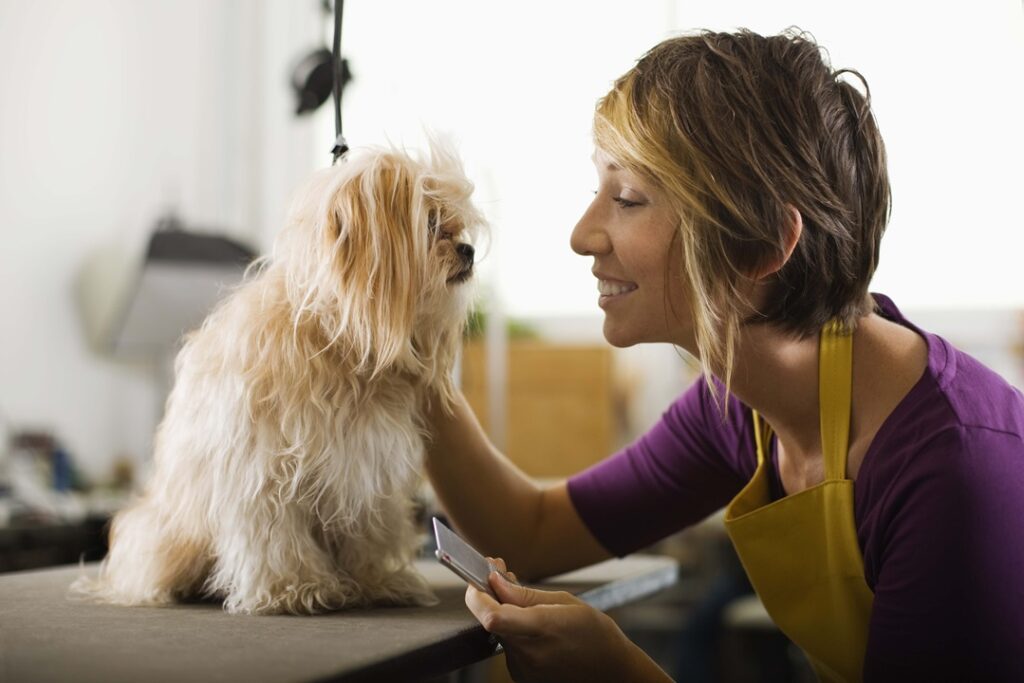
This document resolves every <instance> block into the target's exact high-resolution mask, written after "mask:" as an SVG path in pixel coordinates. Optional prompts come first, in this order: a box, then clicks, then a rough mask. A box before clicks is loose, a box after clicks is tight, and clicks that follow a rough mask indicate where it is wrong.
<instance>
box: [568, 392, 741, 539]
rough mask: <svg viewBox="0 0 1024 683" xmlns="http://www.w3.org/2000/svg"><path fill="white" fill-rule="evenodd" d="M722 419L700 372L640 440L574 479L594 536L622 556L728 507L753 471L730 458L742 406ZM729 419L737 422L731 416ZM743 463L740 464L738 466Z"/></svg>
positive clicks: (736, 448)
mask: <svg viewBox="0 0 1024 683" xmlns="http://www.w3.org/2000/svg"><path fill="white" fill-rule="evenodd" d="M732 401H733V402H732V403H731V405H730V409H729V418H728V422H725V421H724V418H723V417H722V416H721V414H720V412H719V410H718V408H717V407H716V406H715V404H714V402H713V399H712V397H711V394H710V392H709V390H708V388H707V386H706V384H705V382H704V381H703V379H698V380H697V381H696V382H694V384H693V386H691V387H690V388H689V390H687V391H686V393H684V394H683V395H682V396H681V397H680V398H679V399H678V400H676V402H675V403H673V404H672V405H671V406H670V407H669V409H668V410H667V411H666V412H665V414H664V415H663V416H662V418H661V420H659V421H658V422H657V423H656V424H655V425H654V426H653V427H652V428H651V429H650V431H648V432H647V433H646V434H644V435H643V436H642V437H640V439H638V440H637V441H636V442H635V443H633V444H632V445H630V446H628V447H627V448H625V449H624V450H622V451H620V452H619V453H617V454H615V455H613V456H611V457H610V458H608V459H606V460H604V461H603V462H600V463H598V464H597V465H594V466H593V467H591V468H590V469H587V470H585V471H583V472H581V473H580V474H577V475H576V476H574V477H572V478H571V479H570V480H569V483H568V487H569V496H570V498H571V499H572V502H573V504H574V505H575V507H576V510H577V512H579V514H580V517H581V518H582V519H583V522H584V523H585V524H586V525H587V527H588V528H589V529H590V531H591V533H593V534H594V537H595V538H596V539H597V540H598V541H599V542H600V543H601V544H602V545H603V546H604V547H605V548H606V549H607V550H608V551H609V552H610V553H612V554H614V555H617V556H619V557H622V556H624V555H628V554H629V553H631V552H634V551H636V550H639V549H640V548H644V547H646V546H648V545H650V544H651V543H654V542H655V541H657V540H659V539H661V538H664V537H665V536H668V535H670V534H672V533H674V532H676V531H679V530H680V529H683V528H684V527H686V526H689V525H691V524H694V523H695V522H698V521H700V520H701V519H703V518H704V517H706V516H708V515H709V514H711V513H712V512H715V511H716V510H718V509H720V508H722V507H723V506H724V505H725V504H726V503H728V502H729V500H730V499H731V498H732V497H733V496H734V495H736V493H738V492H739V490H740V489H741V488H743V486H744V484H745V483H746V480H747V479H749V477H750V476H751V475H752V474H753V470H754V458H753V455H751V458H750V462H749V463H745V464H746V465H747V466H746V467H737V464H736V463H734V462H732V460H733V459H734V458H735V457H736V454H737V453H739V452H743V451H742V449H743V448H744V447H745V446H746V447H747V448H748V449H749V448H753V445H752V444H745V445H740V444H739V443H737V439H736V438H735V436H734V435H735V434H736V433H742V432H743V430H742V429H740V430H737V429H736V427H737V425H738V424H739V423H740V421H741V420H742V417H741V413H742V407H741V405H740V404H739V402H738V401H735V399H732ZM730 423H731V424H730ZM737 470H740V471H737Z"/></svg>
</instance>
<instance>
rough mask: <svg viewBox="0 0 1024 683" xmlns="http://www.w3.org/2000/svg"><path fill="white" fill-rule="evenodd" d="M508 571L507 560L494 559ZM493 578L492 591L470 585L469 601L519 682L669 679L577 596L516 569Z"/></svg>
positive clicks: (615, 628) (491, 581)
mask: <svg viewBox="0 0 1024 683" xmlns="http://www.w3.org/2000/svg"><path fill="white" fill-rule="evenodd" d="M491 561H492V562H493V563H494V564H495V565H496V566H497V567H498V569H499V570H500V572H504V571H505V563H504V562H503V561H502V560H491ZM507 576H509V577H510V578H511V579H512V581H509V580H507V579H505V578H504V577H503V576H502V574H501V573H499V572H498V571H495V572H491V575H490V577H489V581H490V585H491V589H492V590H493V591H494V592H495V594H496V595H497V596H498V599H499V600H500V601H501V602H500V603H499V602H498V601H496V600H494V598H492V597H491V596H490V595H487V594H486V593H483V592H481V591H479V590H477V589H476V588H473V587H472V586H470V587H469V588H468V589H467V590H466V606H467V607H469V610H470V611H471V612H472V613H473V615H474V616H475V617H476V618H477V620H479V621H480V623H481V624H482V625H483V627H484V628H485V629H486V630H487V631H489V632H491V633H493V634H495V635H497V636H498V638H500V639H501V642H502V645H503V646H504V648H505V656H506V661H507V662H508V670H509V673H510V674H511V675H512V678H513V679H514V680H515V681H520V682H522V681H530V682H534V681H560V682H566V683H569V682H571V681H641V680H651V681H654V680H658V681H667V680H670V679H669V678H668V676H667V675H666V674H665V673H664V672H663V671H661V669H659V668H658V667H657V665H655V664H654V662H652V661H651V660H650V658H648V657H647V655H646V654H644V652H643V651H642V650H640V648H638V647H637V646H636V645H634V644H633V643H632V642H630V640H629V639H628V638H626V636H625V634H623V633H622V631H621V630H620V629H619V627H618V626H617V625H616V624H615V622H614V621H612V619H611V617H609V616H608V615H606V614H604V613H602V612H600V611H598V610H595V609H594V608H593V607H591V606H590V605H588V604H586V603H585V602H583V601H581V600H579V599H578V598H576V597H575V596H574V595H571V594H570V593H565V592H550V591H541V590H536V589H533V588H526V587H525V586H520V585H518V584H517V583H513V582H514V581H515V575H514V574H507Z"/></svg>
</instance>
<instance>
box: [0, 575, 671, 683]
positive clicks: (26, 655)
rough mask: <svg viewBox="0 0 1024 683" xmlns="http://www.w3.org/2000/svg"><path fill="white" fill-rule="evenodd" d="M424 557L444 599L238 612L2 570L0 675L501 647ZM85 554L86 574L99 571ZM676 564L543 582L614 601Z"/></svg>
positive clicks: (404, 661)
mask: <svg viewBox="0 0 1024 683" xmlns="http://www.w3.org/2000/svg"><path fill="white" fill-rule="evenodd" d="M417 568H418V569H419V570H420V571H422V573H423V574H424V576H425V577H426V578H427V580H428V581H430V583H431V585H432V586H434V588H435V589H436V591H437V595H438V597H439V598H440V600H441V602H440V604H439V605H436V606H434V607H425V608H399V607H390V608H378V609H368V610H356V611H349V612H336V613H332V614H326V615H321V616H315V617H298V616H272V617H251V616H232V615H229V614H226V613H225V612H224V611H223V610H221V608H220V606H219V605H218V604H215V603H201V604H183V605H175V606H172V607H163V608H148V607H115V606H110V605H93V604H89V603H82V602H76V601H72V600H68V599H67V588H68V585H69V584H70V583H71V581H72V580H73V579H74V578H75V577H77V576H78V575H79V574H80V573H81V572H82V570H81V569H80V568H78V567H64V568H58V569H49V570H44V571H33V572H22V573H14V574H6V575H0V681H12V682H13V681H19V682H21V681H25V682H29V681H76V682H81V683H88V682H90V681H103V682H111V683H113V682H117V681H133V682H134V681H186V680H187V681H236V680H244V681H252V682H254V683H256V682H259V681H275V682H278V681H327V680H331V681H371V680H381V681H395V680H414V679H415V678H417V677H419V676H429V675H439V674H442V673H445V672H448V671H453V670H455V669H458V668H460V667H462V666H466V665H468V664H470V663H472V662H475V661H479V660H481V659H485V658H486V657H488V656H490V655H491V654H493V652H494V646H493V645H491V644H490V643H489V642H488V638H487V633H486V632H484V630H483V629H482V628H481V627H480V626H479V624H478V623H477V622H476V620H475V619H473V617H472V615H471V614H470V613H469V611H468V610H467V609H466V607H465V604H464V603H463V594H464V592H465V584H464V583H462V581H461V580H460V579H459V578H458V577H456V576H455V575H454V574H452V573H450V572H449V571H448V570H447V569H445V568H444V567H442V566H440V565H439V564H437V563H436V562H434V561H433V560H420V561H418V562H417ZM95 570H96V567H95V565H87V566H86V568H85V571H86V572H87V573H92V572H95ZM676 577H677V566H676V563H675V562H674V561H673V560H671V559H668V558H664V557H655V556H632V557H628V558H626V559H624V560H610V561H608V562H603V563H601V564H598V565H595V566H593V567H589V568H587V569H583V570H580V571H578V572H573V573H571V574H566V575H563V576H561V577H556V578H555V579H551V580H549V581H546V582H544V587H545V588H548V589H553V590H569V591H572V592H573V593H576V594H579V595H580V596H581V597H583V598H584V599H586V600H588V602H590V603H591V604H593V605H595V606H596V607H598V608H599V609H604V610H607V609H611V608H612V607H618V606H620V605H624V604H627V603H629V602H632V601H634V600H638V599H640V598H642V597H645V596H647V595H650V594H652V593H655V592H657V591H659V590H661V589H663V588H666V587H668V586H670V585H671V584H673V583H675V581H676Z"/></svg>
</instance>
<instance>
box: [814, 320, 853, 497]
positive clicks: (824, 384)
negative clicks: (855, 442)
mask: <svg viewBox="0 0 1024 683" xmlns="http://www.w3.org/2000/svg"><path fill="white" fill-rule="evenodd" d="M852 370H853V335H852V334H850V333H849V332H847V331H845V330H843V329H842V328H841V327H840V326H839V323H838V321H836V320H830V321H829V322H828V323H826V324H825V327H823V328H822V330H821V341H820V342H819V350H818V405H819V411H818V412H819V413H820V415H821V448H822V453H823V455H824V457H825V480H826V481H835V480H837V479H845V478H846V454H847V452H848V451H849V449H850V392H851V388H852Z"/></svg>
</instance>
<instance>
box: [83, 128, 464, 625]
mask: <svg viewBox="0 0 1024 683" xmlns="http://www.w3.org/2000/svg"><path fill="white" fill-rule="evenodd" d="M472 190H473V186H472V184H471V183H470V181H469V180H467V179H466V177H465V175H464V173H463V170H462V167H461V164H460V162H459V161H458V159H457V157H456V155H455V154H454V153H453V152H452V151H451V150H450V149H448V148H446V147H445V146H443V145H440V144H438V143H437V142H432V143H431V151H430V155H429V158H425V159H422V160H417V159H413V158H410V157H409V156H408V155H406V154H404V153H402V152H400V151H397V150H393V149H374V150H358V151H354V152H352V153H350V154H349V156H348V158H347V159H346V160H345V161H344V162H342V163H339V164H338V165H337V166H333V167H331V168H328V169H323V170H321V171H319V172H318V173H317V174H316V175H314V177H313V179H312V182H311V183H310V184H309V186H308V187H307V188H306V189H305V191H304V192H303V193H300V195H299V196H298V197H297V200H296V201H295V202H294V204H293V206H292V209H291V212H290V216H289V219H288V223H287V225H286V227H285V229H284V230H283V231H282V233H281V234H280V236H279V237H278V239H277V242H276V243H275V246H274V251H273V254H272V256H270V257H266V258H264V259H261V260H260V261H259V262H258V263H257V264H256V267H255V271H256V273H255V275H254V276H250V277H247V280H246V282H245V283H244V284H243V285H242V286H240V287H239V288H238V289H237V290H236V291H234V292H233V293H232V294H231V295H230V296H229V297H228V298H227V299H226V300H224V301H223V302H222V303H221V304H220V305H219V306H218V307H217V308H216V309H215V310H214V311H213V312H212V313H211V314H210V316H209V317H208V318H207V319H206V321H205V322H204V323H203V325H202V326H201V328H200V329H198V330H196V331H195V332H192V333H191V334H190V335H188V337H187V338H186V341H185V344H184V346H183V348H182V349H181V352H180V353H179V355H178V357H177V361H176V364H175V369H176V380H175V385H174V389H173V391H172V392H171V395H170V397H169V398H168V401H167V409H166V415H165V417H164V419H163V421H162V423H161V424H160V427H159V428H158V430H157V434H156V438H155V455H154V466H153V474H152V478H151V479H150V481H149V483H148V486H147V487H146V490H145V492H144V493H143V495H142V496H141V498H140V499H138V500H137V501H135V502H134V503H133V504H132V505H131V506H130V507H128V508H127V509H125V510H123V511H122V512H120V513H119V514H117V516H116V517H115V518H114V521H113V525H112V529H111V538H110V541H111V542H110V554H109V555H108V556H107V559H106V560H104V562H103V564H102V566H101V569H100V574H99V576H98V577H97V578H95V579H90V578H86V577H83V578H80V579H79V580H78V581H76V582H75V584H74V585H73V587H72V589H73V592H74V593H77V594H78V595H81V596H86V597H89V598H92V599H94V600H97V601H100V602H108V603H114V604H123V605H163V604H167V603H170V602H172V601H174V600H175V599H176V598H187V597H190V596H207V597H216V598H222V599H223V600H224V608H225V609H226V610H227V611H229V612H233V613H249V614H272V613H282V612H287V613H296V614H309V613H316V612H321V611H326V610H334V609H339V608H344V607H353V606H362V605H368V604H372V603H391V604H431V603H433V602H434V601H435V599H434V596H433V594H432V592H431V590H430V588H429V586H428V585H427V584H426V582H425V581H424V580H423V578H422V577H421V576H420V575H419V574H418V573H417V572H416V571H415V570H414V569H413V568H412V566H411V564H410V563H411V561H412V559H413V557H414V554H415V551H416V549H417V543H418V537H417V533H416V531H415V528H414V526H413V520H412V496H413V493H414V491H415V489H416V487H417V485H418V483H419V482H420V480H421V479H420V476H421V475H420V468H421V463H422V456H423V450H424V443H423V439H424V424H423V415H422V411H423V406H424V403H425V401H427V400H429V399H428V396H436V397H440V400H441V401H442V402H444V403H446V404H447V403H448V402H449V401H451V399H452V396H453V391H454V389H453V385H452V374H451V373H452V369H453V364H454V361H455V358H456V354H457V350H458V347H459V343H460V339H461V334H462V329H463V325H464V323H465V320H466V313H467V309H468V306H469V303H470V299H471V292H470V291H469V289H470V288H469V287H468V286H467V284H466V283H467V281H468V280H469V279H470V277H471V275H472V269H473V247H472V246H470V244H469V243H468V242H467V241H465V240H466V239H467V238H469V237H472V236H473V235H475V234H476V233H477V231H478V230H479V229H480V228H481V227H482V226H483V224H484V223H483V218H482V216H481V214H480V213H479V211H478V210H477V209H476V208H474V206H473V205H472V204H471V203H470V194H471V193H472Z"/></svg>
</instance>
